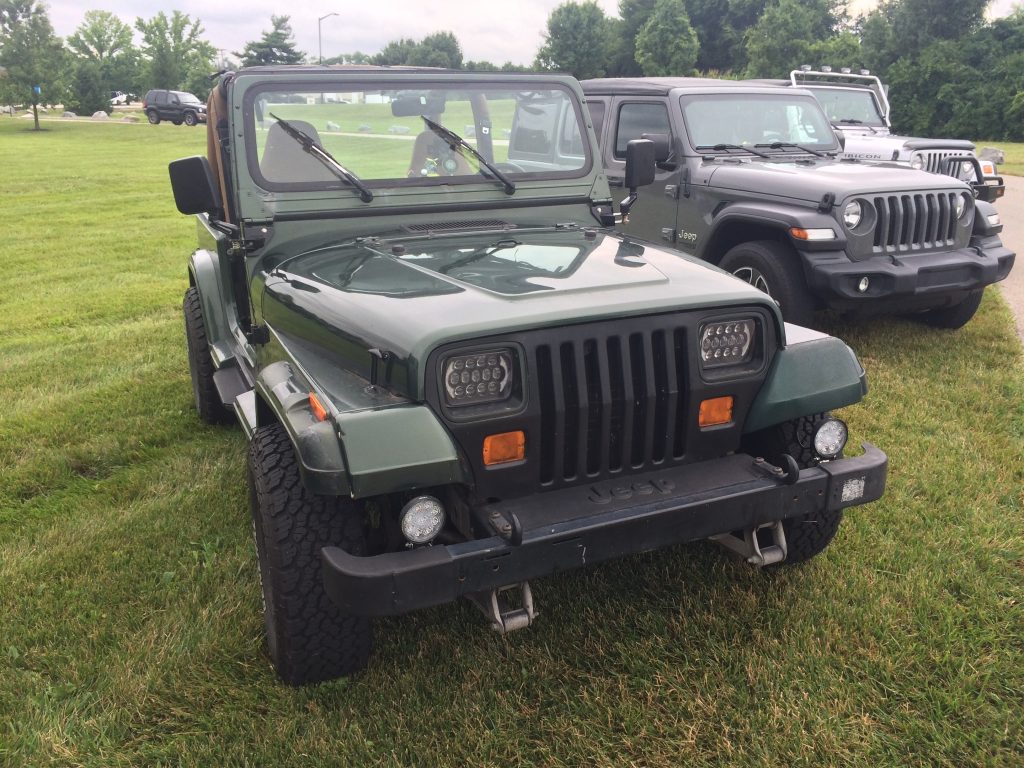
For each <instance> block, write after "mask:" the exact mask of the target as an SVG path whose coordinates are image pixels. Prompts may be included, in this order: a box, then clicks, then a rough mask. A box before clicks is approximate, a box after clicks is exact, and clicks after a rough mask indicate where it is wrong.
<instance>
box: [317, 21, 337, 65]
mask: <svg viewBox="0 0 1024 768" xmlns="http://www.w3.org/2000/svg"><path fill="white" fill-rule="evenodd" d="M337 15H338V14H337V13H328V14H327V15H326V16H321V17H320V18H319V19H317V20H316V39H317V44H318V46H319V49H320V54H319V61H320V63H321V64H323V63H324V36H323V32H322V31H321V29H320V25H321V22H323V20H324V19H329V18H330V17H331V16H337Z"/></svg>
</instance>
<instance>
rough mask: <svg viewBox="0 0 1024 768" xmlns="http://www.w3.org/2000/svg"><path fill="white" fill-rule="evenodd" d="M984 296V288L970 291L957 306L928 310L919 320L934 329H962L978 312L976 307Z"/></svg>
mask: <svg viewBox="0 0 1024 768" xmlns="http://www.w3.org/2000/svg"><path fill="white" fill-rule="evenodd" d="M984 294H985V289H984V288H981V289H980V290H977V291H971V292H970V293H969V294H968V295H967V298H966V299H964V300H963V301H961V302H960V303H959V304H954V305H953V306H951V307H942V308H940V309H929V310H928V311H927V312H923V313H922V314H921V318H922V319H923V320H924V321H925V322H926V323H928V325H931V326H933V327H935V328H950V329H952V330H955V329H957V328H963V327H964V326H965V325H967V321H968V320H970V319H971V318H972V317H974V314H975V313H976V312H977V311H978V307H980V306H981V297H982V296H983V295H984Z"/></svg>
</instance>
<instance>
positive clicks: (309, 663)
mask: <svg viewBox="0 0 1024 768" xmlns="http://www.w3.org/2000/svg"><path fill="white" fill-rule="evenodd" d="M249 503H250V507H251V508H252V518H253V533H254V536H255V539H256V555H257V557H258V559H259V568H260V582H261V584H262V587H263V619H264V624H265V625H266V633H267V653H268V654H269V656H270V660H271V662H272V663H273V665H274V670H275V671H276V672H277V674H278V675H279V676H280V677H281V679H282V680H284V681H285V682H286V683H288V684H290V685H305V684H307V683H318V682H321V681H324V680H330V679H332V678H335V677H341V676H342V675H351V674H354V673H356V672H358V671H360V670H361V669H363V668H364V667H365V666H366V663H367V661H368V660H369V658H370V650H371V648H372V646H373V624H372V622H371V621H370V619H368V618H366V617H362V616H350V615H347V614H344V613H342V612H341V611H340V610H339V609H338V607H337V606H336V605H335V604H334V602H333V601H332V600H331V599H330V597H328V595H327V592H326V591H325V590H324V584H323V576H322V572H321V565H320V550H321V548H322V547H324V546H325V545H328V544H333V545H337V546H340V547H341V548H342V549H344V550H346V551H348V552H351V553H353V554H362V553H363V552H364V551H365V547H366V531H365V523H364V519H363V515H362V514H361V509H360V507H359V506H357V505H356V504H355V503H354V502H353V501H351V500H350V499H347V498H344V497H331V496H316V495H314V494H311V493H309V492H308V491H307V490H306V488H305V486H304V485H303V484H302V478H301V477H300V476H299V468H298V462H297V461H296V458H295V452H294V450H293V448H292V444H291V441H290V440H289V438H288V434H287V433H286V432H285V430H284V428H283V427H282V426H281V425H280V424H275V425H273V426H269V427H261V428H260V429H258V430H256V433H255V434H254V435H253V438H252V442H251V443H250V444H249Z"/></svg>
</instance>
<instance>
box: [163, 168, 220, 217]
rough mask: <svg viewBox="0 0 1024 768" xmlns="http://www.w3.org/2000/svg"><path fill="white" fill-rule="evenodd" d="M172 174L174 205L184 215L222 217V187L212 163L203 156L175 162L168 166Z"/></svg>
mask: <svg viewBox="0 0 1024 768" xmlns="http://www.w3.org/2000/svg"><path fill="white" fill-rule="evenodd" d="M167 170H168V171H169V172H170V174H171V189H172V190H174V204H175V205H176V206H178V210H179V211H181V212H182V213H186V214H189V213H207V214H211V215H220V213H221V212H222V211H223V204H222V202H221V199H220V187H219V185H218V184H217V180H216V179H214V178H213V169H212V168H210V161H209V160H207V159H206V158H205V157H203V156H202V155H197V156H196V157H186V158H184V159H182V160H175V161H174V162H172V163H171V164H170V165H168V166H167Z"/></svg>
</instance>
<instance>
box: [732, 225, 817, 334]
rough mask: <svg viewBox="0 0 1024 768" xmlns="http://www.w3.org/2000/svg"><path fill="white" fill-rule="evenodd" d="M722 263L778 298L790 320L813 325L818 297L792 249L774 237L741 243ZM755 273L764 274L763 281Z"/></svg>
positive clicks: (788, 320) (783, 311)
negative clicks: (811, 291) (808, 286)
mask: <svg viewBox="0 0 1024 768" xmlns="http://www.w3.org/2000/svg"><path fill="white" fill-rule="evenodd" d="M718 266H719V267H721V268H722V269H724V270H725V271H726V272H729V273H731V274H733V275H734V276H736V277H738V278H739V279H740V280H743V281H745V282H748V283H750V284H751V285H755V286H756V287H758V288H760V289H761V290H762V291H765V293H767V294H768V295H769V296H771V297H772V298H773V299H775V301H777V302H778V304H779V308H780V309H781V310H782V316H783V317H784V318H785V319H786V322H789V323H796V324H797V325H810V324H811V323H812V322H813V321H814V309H815V302H814V298H813V297H812V296H811V294H810V293H809V292H808V290H807V284H806V282H805V281H804V275H803V270H802V268H801V267H800V261H799V257H798V256H797V254H796V252H795V251H794V250H793V249H792V248H789V247H787V246H785V245H783V244H782V243H777V242H775V241H773V240H753V241H751V242H749V243H740V244H739V245H736V246H733V247H732V248H730V249H729V251H728V252H727V253H726V254H725V256H723V257H722V260H721V261H720V262H719V263H718ZM754 275H760V276H761V277H763V278H764V280H763V284H761V283H760V281H755V280H754V279H751V278H752V276H754Z"/></svg>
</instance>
